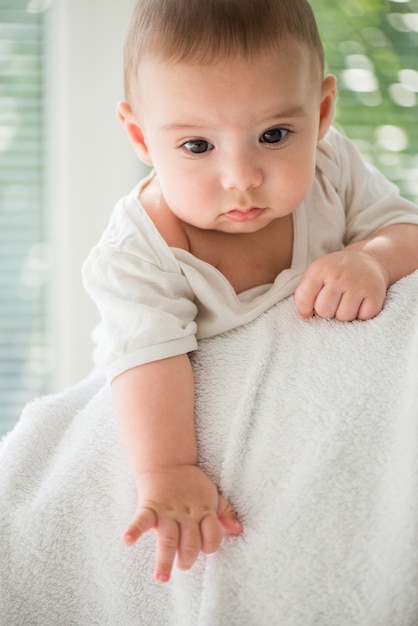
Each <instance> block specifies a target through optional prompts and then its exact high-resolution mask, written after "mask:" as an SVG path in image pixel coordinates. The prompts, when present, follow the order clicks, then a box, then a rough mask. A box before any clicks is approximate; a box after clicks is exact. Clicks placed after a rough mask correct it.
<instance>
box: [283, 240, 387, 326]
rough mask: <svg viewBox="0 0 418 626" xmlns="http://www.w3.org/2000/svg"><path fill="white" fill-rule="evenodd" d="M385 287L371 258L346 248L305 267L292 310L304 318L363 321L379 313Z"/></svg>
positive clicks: (378, 266)
mask: <svg viewBox="0 0 418 626" xmlns="http://www.w3.org/2000/svg"><path fill="white" fill-rule="evenodd" d="M387 287H388V279H387V277H386V274H385V270H384V268H383V267H382V265H381V264H380V263H379V262H378V261H377V260H376V259H375V258H374V257H372V256H371V255H370V254H368V253H366V252H364V251H359V250H350V248H346V249H345V250H341V251H340V252H333V253H331V254H327V255H326V256H323V257H321V258H319V259H317V260H316V261H314V262H313V263H312V265H310V266H309V267H308V269H307V270H306V271H305V273H304V274H303V276H302V278H301V280H300V283H299V285H298V287H297V289H296V291H295V304H296V310H297V312H298V313H299V315H300V316H301V317H304V318H308V317H312V315H315V314H316V315H319V316H320V317H324V318H333V317H336V318H337V319H338V320H341V321H345V322H351V321H352V320H355V319H360V320H367V319H370V318H372V317H374V316H375V315H377V314H378V313H380V311H381V310H382V308H383V303H384V301H385V297H386V290H387Z"/></svg>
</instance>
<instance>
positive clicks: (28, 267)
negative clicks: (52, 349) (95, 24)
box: [0, 0, 49, 433]
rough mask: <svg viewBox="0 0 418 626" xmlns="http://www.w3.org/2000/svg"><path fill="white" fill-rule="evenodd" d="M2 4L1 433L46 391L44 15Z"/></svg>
mask: <svg viewBox="0 0 418 626" xmlns="http://www.w3.org/2000/svg"><path fill="white" fill-rule="evenodd" d="M28 4H29V3H28V2H27V1H26V2H22V1H21V0H6V1H5V0H1V2H0V294H1V296H0V433H4V432H6V431H7V430H8V429H10V428H11V427H12V425H13V424H14V422H15V421H16V420H17V418H18V417H19V415H20V413H21V410H22V407H23V405H24V404H25V403H26V402H27V401H29V400H30V399H32V398H34V397H35V396H38V395H40V394H43V393H45V392H46V391H48V384H47V374H48V368H49V363H48V361H49V357H48V345H49V338H48V332H47V327H48V320H47V306H46V303H47V277H48V266H49V259H48V247H47V245H46V243H45V241H46V236H45V234H46V215H45V212H44V202H43V195H44V183H43V180H44V172H43V162H44V146H43V137H44V132H43V126H44V125H43V78H44V77H43V37H44V23H43V14H42V13H40V12H30V11H29V10H27V7H28Z"/></svg>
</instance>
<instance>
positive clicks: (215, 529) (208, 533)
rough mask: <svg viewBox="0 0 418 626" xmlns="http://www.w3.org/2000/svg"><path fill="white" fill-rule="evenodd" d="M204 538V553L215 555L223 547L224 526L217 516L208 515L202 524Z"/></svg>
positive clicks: (201, 531) (201, 529) (201, 530)
mask: <svg viewBox="0 0 418 626" xmlns="http://www.w3.org/2000/svg"><path fill="white" fill-rule="evenodd" d="M200 533H201V537H202V552H204V553H205V554H213V552H216V550H217V549H218V548H219V546H220V545H221V541H222V537H223V531H222V526H221V524H220V523H219V520H218V518H217V516H216V515H215V514H212V513H208V515H206V516H205V517H204V518H203V519H202V521H201V522H200Z"/></svg>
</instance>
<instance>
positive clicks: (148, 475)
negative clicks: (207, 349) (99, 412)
mask: <svg viewBox="0 0 418 626" xmlns="http://www.w3.org/2000/svg"><path fill="white" fill-rule="evenodd" d="M112 395H113V404H114V408H115V413H116V417H117V420H118V423H119V428H120V431H121V435H122V439H123V443H124V445H125V449H126V452H127V456H128V460H129V462H130V465H131V468H132V470H133V472H134V476H135V478H136V481H137V488H138V498H139V499H138V506H137V509H136V512H135V516H134V518H133V520H132V521H131V524H130V525H129V527H128V528H127V530H126V532H125V534H124V537H123V540H124V543H125V544H126V545H131V544H133V543H134V542H135V541H136V540H137V539H139V537H140V536H141V535H143V534H144V533H145V532H147V531H148V530H150V529H151V528H155V529H156V530H157V533H158V541H157V557H156V561H157V562H156V569H155V577H156V579H157V580H159V581H161V582H164V581H167V580H168V579H169V577H170V573H171V569H172V566H173V562H174V559H175V557H176V555H177V566H178V567H179V569H183V570H186V569H189V568H190V567H192V565H193V563H194V562H195V560H196V558H197V556H198V554H199V552H200V551H202V552H205V553H207V554H209V553H212V552H215V551H216V550H217V549H218V548H219V545H220V543H221V540H222V536H223V530H225V531H227V532H229V533H232V534H238V533H239V532H241V530H242V528H241V525H240V523H239V522H238V521H237V519H236V517H235V513H234V511H233V509H232V507H231V505H230V504H229V503H228V502H227V501H226V500H225V498H223V497H222V496H221V495H219V494H218V490H217V487H216V485H215V484H214V483H213V482H212V481H211V479H210V478H209V477H208V476H207V475H206V474H205V473H204V472H203V471H202V470H201V469H200V468H199V466H198V464H197V462H198V452H197V445H196V438H195V428H194V380H193V373H192V369H191V364H190V361H189V358H188V356H187V355H180V356H177V357H172V358H168V359H164V360H161V361H155V362H152V363H147V364H146V365H141V366H138V367H135V368H133V369H130V370H128V371H127V372H125V373H123V374H121V375H120V376H118V377H117V378H116V379H115V380H114V381H113V383H112Z"/></svg>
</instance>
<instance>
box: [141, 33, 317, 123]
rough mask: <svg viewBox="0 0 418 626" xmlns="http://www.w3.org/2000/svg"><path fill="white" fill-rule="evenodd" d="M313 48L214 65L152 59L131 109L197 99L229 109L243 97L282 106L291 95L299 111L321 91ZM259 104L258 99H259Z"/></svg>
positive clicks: (295, 45)
mask: <svg viewBox="0 0 418 626" xmlns="http://www.w3.org/2000/svg"><path fill="white" fill-rule="evenodd" d="M313 59H314V57H313V56H312V54H311V53H310V51H309V50H308V48H307V47H306V46H305V45H303V44H301V43H299V42H297V41H292V42H290V43H288V45H286V46H284V45H282V46H280V48H276V49H274V50H264V51H263V52H260V53H257V54H255V55H252V56H248V57H247V56H245V55H239V54H238V55H234V56H232V57H230V58H224V57H219V58H215V59H214V60H213V61H212V63H206V62H205V63H202V62H197V61H195V60H193V61H181V62H180V61H173V60H172V59H169V60H167V59H165V58H164V57H163V56H162V55H148V56H147V57H146V58H144V59H143V61H142V63H141V66H140V68H139V76H138V80H137V88H135V89H134V90H133V94H132V95H133V99H134V102H130V104H131V107H132V108H133V109H135V110H136V112H137V113H139V112H140V111H141V110H142V111H143V112H144V110H145V109H147V111H149V110H150V107H151V108H152V107H155V106H157V104H158V103H159V107H160V108H161V106H162V103H163V101H164V102H166V101H168V100H170V99H171V103H172V106H173V105H174V102H175V103H176V104H179V103H183V104H184V103H185V104H186V108H188V107H189V103H188V99H190V98H192V99H193V102H194V103H195V104H196V106H197V107H198V108H199V107H202V108H203V109H205V108H206V107H207V106H209V109H208V110H211V109H210V107H212V108H216V109H218V108H219V107H220V106H221V107H222V102H223V103H224V105H226V103H227V102H228V103H233V105H234V106H236V105H238V106H239V101H238V103H237V99H238V100H239V98H238V94H239V95H241V96H242V97H245V99H246V100H249V101H253V100H254V98H255V97H256V96H259V95H260V94H261V98H262V99H264V100H266V99H267V102H268V101H269V99H270V100H271V99H272V98H275V99H277V98H278V97H280V99H281V100H282V101H283V99H284V97H285V95H286V94H285V93H284V92H286V90H290V91H291V92H292V94H289V96H290V95H292V97H293V98H296V99H297V100H298V103H299V105H301V104H303V102H304V101H305V100H306V99H308V98H311V96H312V93H313V91H314V90H316V89H318V92H319V91H320V88H321V85H322V72H321V69H320V63H319V61H316V63H315V62H314V60H313ZM258 101H259V99H258Z"/></svg>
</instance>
